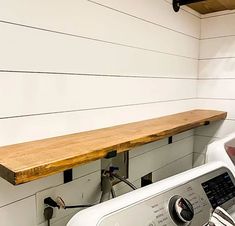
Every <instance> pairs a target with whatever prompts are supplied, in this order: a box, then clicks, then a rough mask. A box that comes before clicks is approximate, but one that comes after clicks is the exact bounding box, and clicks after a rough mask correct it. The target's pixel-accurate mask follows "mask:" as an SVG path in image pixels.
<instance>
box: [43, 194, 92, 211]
mask: <svg viewBox="0 0 235 226" xmlns="http://www.w3.org/2000/svg"><path fill="white" fill-rule="evenodd" d="M44 204H46V205H48V206H50V207H54V208H55V207H57V208H58V209H60V208H61V209H75V208H88V207H91V206H93V205H90V204H86V205H72V206H67V205H65V202H64V200H63V199H62V198H61V197H57V201H55V200H53V199H52V198H51V197H47V198H45V199H44Z"/></svg>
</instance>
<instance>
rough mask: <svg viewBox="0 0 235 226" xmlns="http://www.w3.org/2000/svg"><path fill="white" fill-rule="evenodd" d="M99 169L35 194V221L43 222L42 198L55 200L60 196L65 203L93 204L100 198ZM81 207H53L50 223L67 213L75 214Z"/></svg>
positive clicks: (43, 205)
mask: <svg viewBox="0 0 235 226" xmlns="http://www.w3.org/2000/svg"><path fill="white" fill-rule="evenodd" d="M100 177H101V175H100V171H96V172H94V173H91V174H89V175H86V176H84V177H81V178H79V179H76V180H74V181H72V182H69V183H66V184H62V185H60V186H57V187H53V188H50V189H47V190H44V191H41V192H39V193H37V194H36V205H37V223H38V224H41V223H43V222H45V219H44V215H43V211H44V208H45V204H44V199H45V198H47V197H51V198H52V199H54V200H56V198H57V197H58V196H59V197H61V198H62V199H63V200H64V201H65V203H66V205H78V204H93V203H97V202H98V200H99V199H100V193H101V192H100ZM79 210H81V209H66V210H64V209H58V208H54V214H53V218H52V223H53V222H54V221H57V220H59V219H61V218H64V217H66V216H68V215H71V214H73V213H74V214H75V213H76V212H78V211H79Z"/></svg>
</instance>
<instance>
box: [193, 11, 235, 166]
mask: <svg viewBox="0 0 235 226" xmlns="http://www.w3.org/2000/svg"><path fill="white" fill-rule="evenodd" d="M234 23H235V11H225V12H222V13H216V14H208V15H206V16H205V17H204V18H202V20H201V41H200V60H199V81H198V94H197V96H198V103H197V104H198V106H200V107H201V108H211V109H218V110H224V111H227V112H228V117H227V119H226V120H225V121H224V122H223V123H221V122H219V123H215V124H214V125H211V126H208V127H207V128H203V129H197V130H196V133H195V135H196V136H195V155H194V157H195V161H196V164H202V163H203V162H204V157H205V156H204V153H205V150H206V145H208V143H210V142H212V141H214V140H216V139H217V138H220V137H223V136H225V135H226V134H229V133H231V132H234V131H235V108H234V105H235V89H234V87H235V27H234Z"/></svg>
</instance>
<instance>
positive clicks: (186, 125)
mask: <svg viewBox="0 0 235 226" xmlns="http://www.w3.org/2000/svg"><path fill="white" fill-rule="evenodd" d="M226 116H227V113H226V112H222V111H213V110H192V111H187V112H182V113H178V114H173V115H168V116H164V117H160V118H155V119H150V120H145V121H140V122H134V123H129V124H125V125H119V126H114V127H109V128H104V129H99V130H93V131H88V132H81V133H77V134H71V135H65V136H60V137H55V138H48V139H43V140H38V141H32V142H26V143H21V144H15V145H9V146H5V147H0V177H2V178H4V179H6V180H7V181H9V182H10V183H12V184H14V185H18V184H22V183H26V182H29V181H33V180H36V179H39V178H42V177H46V176H49V175H52V174H56V173H59V172H62V171H64V170H67V169H71V168H73V167H75V166H78V165H81V164H84V163H87V162H90V161H94V160H97V159H101V158H104V157H105V156H107V154H108V153H109V152H111V151H114V150H115V151H117V153H120V152H124V151H127V150H130V149H131V148H134V147H137V146H140V145H143V144H147V143H150V142H153V141H157V140H161V139H163V138H166V137H170V136H173V135H175V134H178V133H181V132H184V131H187V130H190V129H194V128H196V127H199V126H202V125H207V124H209V123H210V122H214V121H218V120H223V119H225V118H226Z"/></svg>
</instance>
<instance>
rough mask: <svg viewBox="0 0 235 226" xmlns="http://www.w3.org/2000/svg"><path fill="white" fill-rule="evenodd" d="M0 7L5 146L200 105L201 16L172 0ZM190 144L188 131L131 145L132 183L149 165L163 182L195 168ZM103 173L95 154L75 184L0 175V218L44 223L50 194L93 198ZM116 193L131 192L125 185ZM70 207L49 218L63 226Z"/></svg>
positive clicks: (10, 225) (27, 224)
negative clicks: (20, 181) (13, 181)
mask: <svg viewBox="0 0 235 226" xmlns="http://www.w3.org/2000/svg"><path fill="white" fill-rule="evenodd" d="M0 5H1V7H0V30H1V35H0V49H1V53H0V103H1V109H0V131H2V132H1V135H0V145H1V146H3V145H8V144H13V143H19V142H25V141H30V140H36V139H42V138H46V137H53V136H58V135H63V134H69V133H74V132H80V131H86V130H92V129H97V128H102V127H108V126H112V125H117V124H122V123H127V122H133V121H138V120H144V119H149V118H154V117H158V116H162V115H166V114H171V113H175V112H180V111H185V110H189V109H192V108H194V107H195V98H196V89H197V87H196V86H197V74H198V55H199V37H200V18H199V15H198V14H197V13H195V12H192V11H191V10H189V9H187V8H184V9H182V10H181V12H180V13H177V14H176V13H175V12H174V11H173V10H172V6H171V3H170V1H165V0H159V1H155V0H138V1H136V0H125V1H120V0H118V1H117V0H111V1H110V0H109V1H107V0H97V1H88V0H76V1H75V0H71V1H69V2H68V1H65V0H61V1H55V0H49V1H39V0H33V1H32V0H22V1H20V2H17V1H15V0H9V1H2V0H0ZM193 143H194V139H193V131H189V132H187V133H183V134H180V135H177V136H174V137H173V144H171V145H168V144H167V140H163V141H160V142H155V143H152V144H148V145H146V146H143V147H140V148H137V150H133V151H131V152H130V180H131V181H132V182H133V183H135V184H136V185H137V186H140V178H141V177H142V176H144V175H145V174H147V173H149V172H153V179H154V181H157V180H159V179H162V178H164V177H166V176H170V175H172V174H175V173H177V172H181V171H183V170H186V169H189V168H191V167H192V157H193ZM182 147H183V148H182ZM143 161H145V163H146V164H140V163H143ZM144 165H146V166H145V167H140V166H144ZM99 178H100V161H96V162H94V163H91V164H88V165H84V166H82V167H77V168H75V169H74V181H73V182H71V183H69V184H65V185H64V184H63V178H62V174H57V175H54V176H51V177H48V178H44V179H41V180H37V181H34V182H31V183H28V184H25V185H21V186H17V187H14V186H12V185H10V184H8V183H7V182H6V181H4V180H2V179H0V218H1V222H4V226H15V225H17V226H34V225H40V226H44V225H45V224H44V223H43V219H42V213H41V212H40V209H41V207H42V203H41V200H42V199H43V197H44V195H47V194H54V195H55V196H56V195H60V196H62V197H64V198H66V201H67V202H68V203H69V202H82V203H87V202H94V201H96V200H97V199H98V197H99V192H98V190H99V189H97V188H99V183H100V181H99ZM87 188H89V189H87ZM78 190H79V191H80V194H79V196H77V197H76V199H75V198H74V196H73V194H74V193H76V191H78ZM116 190H117V192H118V193H119V194H122V193H125V192H127V191H128V189H127V187H125V186H124V185H123V184H119V185H118V186H117V187H116ZM73 191H74V192H73ZM27 209H29V211H27ZM12 212H15V213H16V214H15V216H14V217H11V215H10V214H11V213H12ZM73 213H74V212H69V211H68V212H61V211H60V212H58V213H57V214H56V217H55V218H54V219H53V221H52V225H53V226H62V225H65V224H66V222H67V221H68V220H69V218H70V217H71V215H72V214H73Z"/></svg>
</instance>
